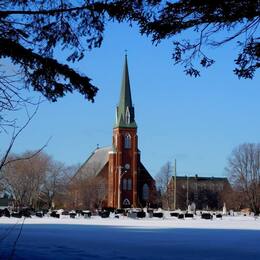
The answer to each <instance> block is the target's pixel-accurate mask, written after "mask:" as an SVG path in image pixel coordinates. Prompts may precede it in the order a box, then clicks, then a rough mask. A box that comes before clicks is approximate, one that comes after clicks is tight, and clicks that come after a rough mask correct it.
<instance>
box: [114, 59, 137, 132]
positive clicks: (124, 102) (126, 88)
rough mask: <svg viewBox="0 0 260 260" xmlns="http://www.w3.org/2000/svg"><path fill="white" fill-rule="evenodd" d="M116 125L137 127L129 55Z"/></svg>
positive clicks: (124, 72) (125, 65) (124, 71)
mask: <svg viewBox="0 0 260 260" xmlns="http://www.w3.org/2000/svg"><path fill="white" fill-rule="evenodd" d="M115 127H126V128H136V127H137V125H136V123H135V113H134V107H133V105H132V97H131V88H130V81H129V73H128V64H127V55H125V64H124V70H123V78H122V84H121V93H120V100H119V105H118V106H117V111H116V124H115Z"/></svg>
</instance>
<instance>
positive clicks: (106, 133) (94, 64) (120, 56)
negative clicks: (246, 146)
mask: <svg viewBox="0 0 260 260" xmlns="http://www.w3.org/2000/svg"><path fill="white" fill-rule="evenodd" d="M172 47H173V46H172V44H171V41H165V42H163V43H161V44H160V45H158V46H157V47H156V46H153V45H152V44H151V41H150V40H149V39H148V38H146V37H142V36H140V35H139V34H138V31H137V29H136V28H135V27H133V28H129V27H128V26H127V25H124V24H123V25H118V24H111V25H109V26H108V28H107V30H106V33H105V38H104V42H103V45H102V47H101V48H99V49H95V50H92V51H91V52H89V53H88V54H87V55H86V57H85V59H84V60H82V61H81V62H79V63H77V64H73V67H74V68H76V69H77V70H78V71H79V72H81V73H84V74H85V75H87V76H89V77H91V78H92V79H93V81H92V82H93V83H94V84H95V85H97V86H98V87H99V92H98V94H97V97H96V100H95V103H93V104H92V103H89V102H88V101H86V100H84V98H83V97H82V96H80V95H79V94H73V95H68V96H66V97H65V98H63V99H60V100H59V101H58V102H57V103H49V102H44V103H43V104H42V105H41V106H40V109H39V112H38V113H37V115H36V117H35V118H34V120H33V122H31V124H30V126H29V127H27V128H26V130H25V131H24V132H23V134H22V135H21V136H20V137H19V139H18V140H17V142H16V144H15V146H14V150H13V151H14V152H17V153H20V152H24V151H26V150H32V149H37V148H39V147H40V146H42V145H43V144H44V143H45V142H46V141H47V140H48V138H49V137H52V139H51V141H50V143H49V145H48V147H47V148H46V152H47V153H49V154H51V155H52V156H53V157H54V159H56V160H59V161H62V162H64V163H66V164H67V165H71V164H77V163H83V162H84V160H86V158H87V157H88V156H89V155H90V153H91V152H92V151H93V150H94V149H95V148H96V145H97V144H99V145H100V146H107V145H111V142H112V127H113V124H114V120H115V108H116V105H117V103H118V101H119V93H120V84H121V77H122V69H123V60H124V50H125V49H127V50H128V64H129V73H130V83H131V90H132V99H133V103H134V106H135V112H136V122H137V124H138V136H139V149H140V150H141V158H142V161H143V163H144V164H145V166H146V167H147V169H148V170H149V171H150V172H151V174H152V175H153V176H155V175H156V174H157V173H158V171H159V170H160V168H161V166H162V165H163V164H164V163H166V162H167V161H173V160H174V159H175V158H176V159H177V174H179V175H184V174H188V175H194V174H198V175H202V176H223V175H224V174H225V172H224V168H225V166H226V163H227V157H228V156H229V155H230V153H231V151H232V149H233V148H234V147H235V146H237V145H239V144H241V143H244V142H259V133H260V120H259V114H260V113H259V112H260V102H259V97H260V79H259V72H258V73H257V74H256V75H255V78H254V79H253V80H239V79H238V78H237V77H236V76H235V75H234V74H233V72H232V70H233V69H234V63H233V60H234V59H235V57H236V54H237V51H238V50H237V48H236V46H235V45H234V43H233V44H228V45H227V46H225V47H222V48H220V49H210V50H208V52H209V53H210V54H212V55H213V57H215V58H216V63H215V64H214V65H213V66H212V68H209V69H208V70H206V71H202V76H201V77H200V78H191V77H188V76H186V75H185V74H184V73H183V71H182V70H183V68H182V67H180V66H174V65H173V61H172V60H171V52H172ZM58 56H59V57H58V58H59V60H60V61H62V62H65V55H63V53H62V52H59V53H58ZM7 142H8V137H7V136H3V135H2V136H1V143H3V144H4V145H6V144H7ZM2 149H3V146H2Z"/></svg>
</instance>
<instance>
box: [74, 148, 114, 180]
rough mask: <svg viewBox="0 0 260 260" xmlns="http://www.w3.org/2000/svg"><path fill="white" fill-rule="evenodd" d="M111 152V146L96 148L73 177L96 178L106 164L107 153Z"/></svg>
mask: <svg viewBox="0 0 260 260" xmlns="http://www.w3.org/2000/svg"><path fill="white" fill-rule="evenodd" d="M110 151H112V147H111V146H107V147H102V148H97V149H96V150H95V151H94V152H93V153H92V154H91V155H90V156H89V158H88V159H87V160H86V161H85V162H84V163H83V165H82V166H81V167H80V169H79V170H78V172H77V173H76V175H75V176H79V175H81V174H82V175H83V176H84V177H87V176H89V177H92V176H93V177H94V176H97V175H98V174H99V173H100V171H101V170H102V169H103V168H104V166H105V165H106V163H107V162H108V153H109V152H110Z"/></svg>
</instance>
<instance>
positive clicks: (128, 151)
mask: <svg viewBox="0 0 260 260" xmlns="http://www.w3.org/2000/svg"><path fill="white" fill-rule="evenodd" d="M77 175H81V176H85V177H86V178H87V177H89V176H94V177H96V178H99V179H101V180H103V181H104V183H105V199H104V203H103V206H105V207H111V208H123V207H125V208H129V207H144V206H147V205H150V204H154V202H155V197H156V188H155V181H154V179H153V178H152V176H151V175H150V174H149V172H148V171H147V169H146V168H145V167H144V165H143V164H142V162H141V152H140V150H139V149H138V136H137V124H136V121H135V110H134V107H133V104H132V96H131V88H130V80H129V72H128V63H127V56H125V62H124V69H123V77H122V84H121V93H120V99H119V104H118V106H117V108H116V121H115V124H114V127H113V136H112V146H110V147H103V148H97V149H96V150H95V151H94V152H93V153H92V154H91V156H90V157H89V158H88V159H87V161H86V162H85V163H84V164H83V165H82V166H81V168H80V169H79V171H78V173H77Z"/></svg>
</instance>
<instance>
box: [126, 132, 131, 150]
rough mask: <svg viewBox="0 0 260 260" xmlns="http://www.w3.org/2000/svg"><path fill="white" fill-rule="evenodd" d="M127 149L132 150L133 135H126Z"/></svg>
mask: <svg viewBox="0 0 260 260" xmlns="http://www.w3.org/2000/svg"><path fill="white" fill-rule="evenodd" d="M125 148H126V149H130V148H131V135H130V134H129V133H127V134H126V135H125Z"/></svg>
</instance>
